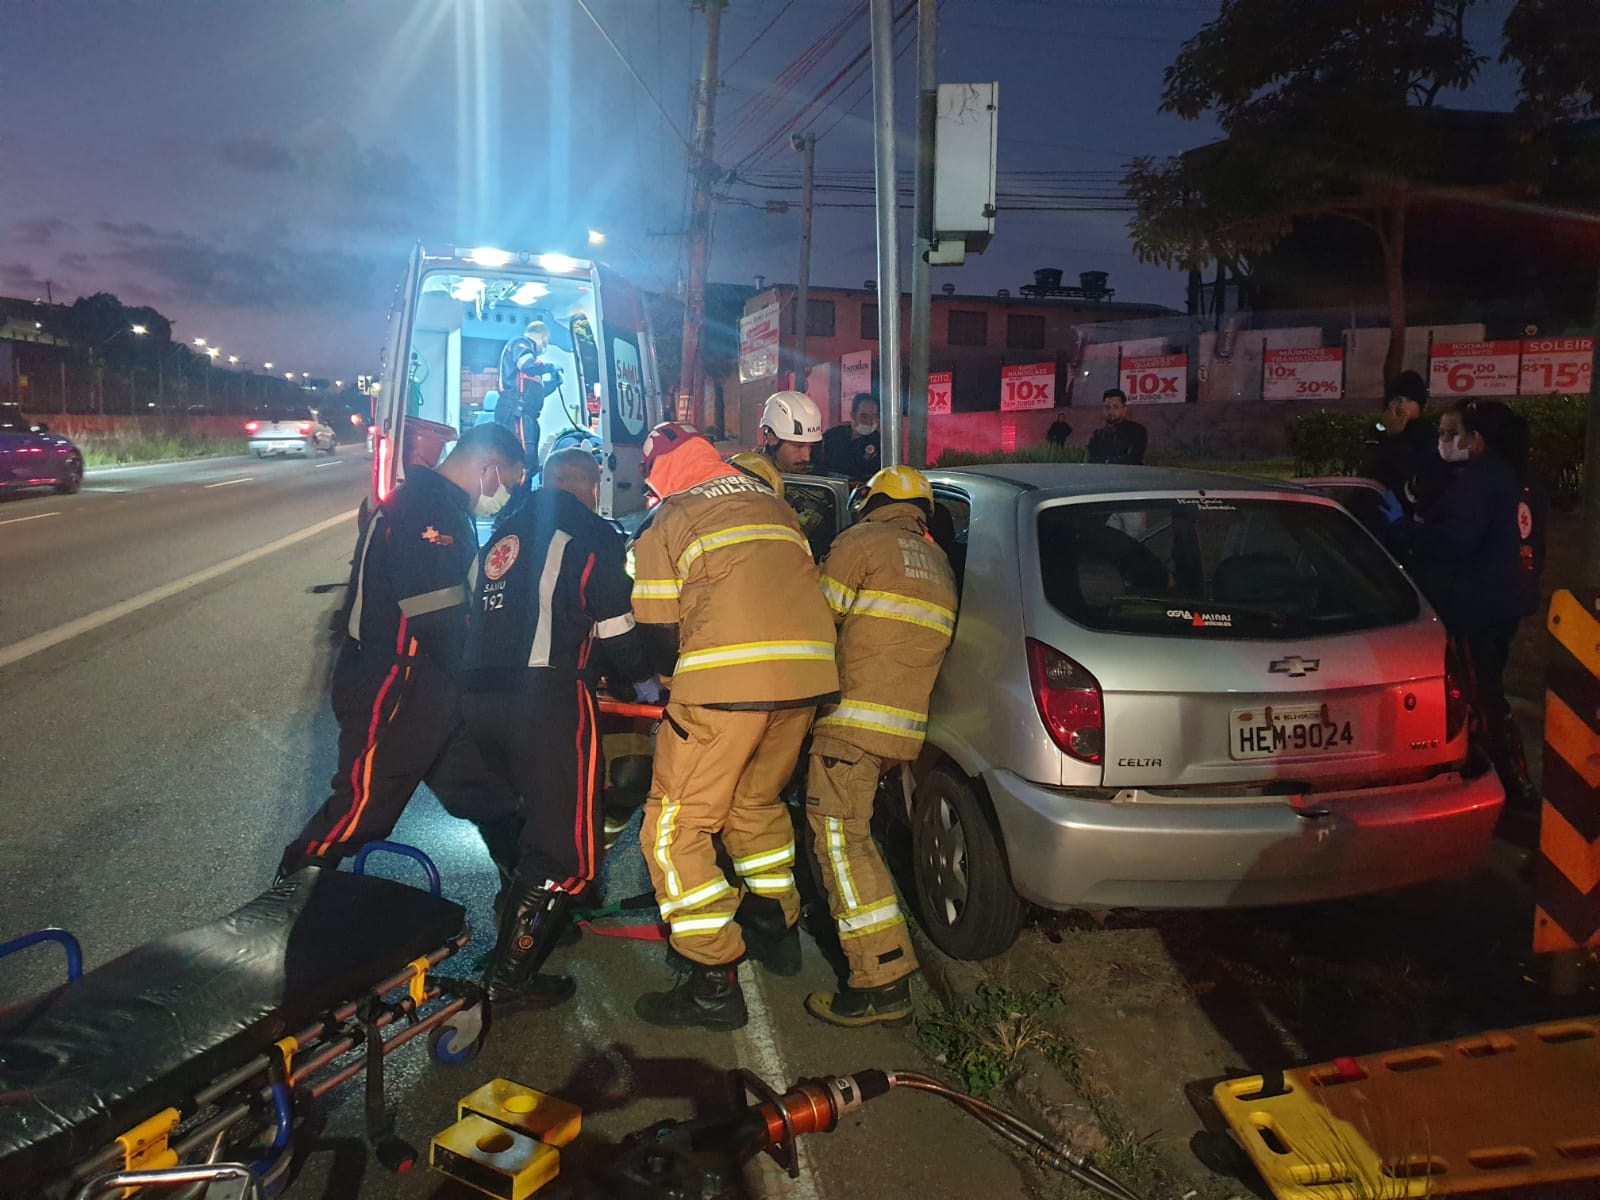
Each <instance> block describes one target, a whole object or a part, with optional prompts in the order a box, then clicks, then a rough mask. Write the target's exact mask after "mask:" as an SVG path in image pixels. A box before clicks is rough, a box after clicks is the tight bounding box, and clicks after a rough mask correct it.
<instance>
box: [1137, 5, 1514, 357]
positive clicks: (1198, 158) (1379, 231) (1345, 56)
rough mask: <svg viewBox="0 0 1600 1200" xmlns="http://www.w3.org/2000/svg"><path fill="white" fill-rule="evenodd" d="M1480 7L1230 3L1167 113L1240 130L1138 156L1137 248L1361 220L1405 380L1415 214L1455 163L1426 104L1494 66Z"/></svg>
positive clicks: (1191, 247) (1228, 249)
mask: <svg viewBox="0 0 1600 1200" xmlns="http://www.w3.org/2000/svg"><path fill="white" fill-rule="evenodd" d="M1525 2H1526V0H1525ZM1471 3H1472V0H1224V2H1223V8H1222V13H1221V15H1219V16H1218V17H1217V19H1216V20H1214V21H1212V22H1211V23H1210V24H1208V25H1207V26H1205V28H1203V29H1201V30H1200V32H1199V33H1197V34H1196V35H1195V36H1194V37H1193V38H1191V39H1190V40H1189V41H1188V42H1186V43H1185V44H1184V46H1183V49H1182V50H1180V51H1179V53H1178V57H1177V59H1176V60H1175V61H1174V62H1173V64H1172V65H1171V66H1170V67H1168V68H1167V70H1166V74H1165V77H1164V78H1165V83H1166V89H1165V91H1164V93H1163V95H1162V100H1161V111H1163V112H1174V113H1177V114H1178V115H1179V116H1180V117H1183V118H1184V119H1185V120H1191V121H1192V120H1196V119H1198V118H1200V117H1202V116H1204V115H1206V114H1211V115H1213V116H1214V117H1215V118H1216V120H1217V122H1218V124H1219V125H1220V126H1221V127H1222V131H1223V133H1224V134H1225V135H1226V140H1224V141H1222V142H1220V143H1217V144H1215V145H1212V146H1207V147H1203V148H1202V149H1200V150H1198V151H1192V152H1190V153H1189V154H1187V155H1184V156H1183V157H1182V158H1179V159H1175V160H1168V161H1167V162H1165V163H1158V162H1152V161H1151V160H1148V159H1142V160H1136V161H1135V162H1133V163H1131V164H1130V166H1129V171H1128V175H1127V177H1126V179H1125V180H1124V183H1125V185H1126V186H1127V187H1128V189H1129V194H1130V196H1131V197H1132V198H1133V199H1134V200H1135V202H1136V204H1137V205H1138V212H1137V215H1136V216H1135V217H1134V219H1133V221H1132V222H1131V223H1130V228H1131V230H1132V232H1133V238H1134V249H1135V251H1136V252H1137V253H1138V255H1139V257H1140V258H1141V259H1143V260H1144V261H1146V262H1159V263H1165V264H1166V265H1170V266H1184V267H1190V268H1194V269H1198V267H1199V266H1200V265H1203V264H1204V262H1207V261H1217V262H1227V261H1233V262H1234V263H1236V264H1237V263H1240V262H1241V261H1243V260H1247V259H1248V256H1249V255H1251V254H1255V253H1260V252H1263V251H1265V250H1268V249H1270V248H1271V247H1272V246H1273V245H1274V244H1276V243H1277V242H1278V241H1280V240H1281V239H1282V238H1283V237H1284V236H1285V235H1287V234H1288V233H1289V232H1290V230H1292V229H1293V227H1294V222H1295V221H1296V219H1298V218H1315V217H1337V218H1340V219H1344V220H1348V221H1352V222H1355V223H1356V224H1358V225H1360V226H1361V227H1362V228H1363V229H1365V230H1367V231H1368V232H1369V233H1370V234H1371V235H1372V236H1373V237H1374V238H1375V239H1376V242H1377V245H1378V247H1379V249H1380V250H1381V252H1382V259H1383V269H1384V290H1385V293H1386V296H1387V300H1388V308H1389V329H1390V337H1389V351H1388V355H1387V357H1386V358H1385V360H1384V376H1385V378H1386V379H1393V378H1394V376H1395V375H1397V374H1399V372H1400V368H1401V363H1402V359H1403V356H1404V352H1405V326H1406V296H1405V239H1406V217H1407V211H1408V207H1409V204H1410V201H1411V199H1412V196H1413V194H1414V192H1415V191H1416V190H1417V188H1418V187H1419V185H1421V186H1425V185H1426V184H1427V183H1428V182H1429V181H1430V180H1431V179H1433V178H1434V177H1435V176H1436V175H1437V173H1438V171H1439V169H1440V167H1441V166H1442V164H1441V163H1440V161H1439V145H1438V138H1437V137H1436V136H1435V135H1434V134H1433V133H1432V131H1431V130H1430V122H1429V120H1428V119H1427V118H1428V110H1429V109H1431V108H1432V107H1433V105H1434V102H1435V101H1436V100H1437V99H1438V97H1439V96H1440V95H1441V94H1444V93H1446V92H1450V91H1454V90H1459V89H1461V88H1463V87H1465V86H1467V85H1468V84H1470V83H1471V82H1472V80H1473V78H1474V77H1475V76H1476V75H1477V72H1478V68H1479V67H1480V66H1481V64H1482V63H1483V61H1484V60H1483V57H1482V56H1481V55H1479V54H1477V53H1475V52H1474V51H1473V50H1472V48H1471V47H1470V46H1469V45H1468V44H1467V41H1466V37H1465V31H1464V27H1463V22H1464V17H1465V11H1466V9H1467V8H1468V7H1469V5H1470V4H1471Z"/></svg>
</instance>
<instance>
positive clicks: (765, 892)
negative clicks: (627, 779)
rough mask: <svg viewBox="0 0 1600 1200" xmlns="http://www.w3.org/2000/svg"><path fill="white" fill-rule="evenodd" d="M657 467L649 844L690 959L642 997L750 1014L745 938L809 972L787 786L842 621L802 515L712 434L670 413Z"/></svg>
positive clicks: (655, 1008) (651, 462) (647, 1009)
mask: <svg viewBox="0 0 1600 1200" xmlns="http://www.w3.org/2000/svg"><path fill="white" fill-rule="evenodd" d="M644 474H645V480H646V486H648V487H649V488H650V490H651V491H653V492H655V493H656V494H657V495H658V496H660V497H661V503H660V505H659V506H658V507H657V508H656V509H655V511H654V513H653V514H652V516H651V519H650V522H649V524H648V525H647V526H646V527H645V529H644V531H643V532H642V533H641V534H640V535H639V540H638V541H637V542H636V543H634V564H635V570H634V586H633V611H634V616H635V618H636V620H637V621H638V622H639V625H640V627H641V629H642V630H643V636H644V637H645V639H646V644H647V646H649V647H650V648H651V652H652V658H653V660H654V662H653V665H655V666H656V667H657V669H658V670H660V671H661V673H662V674H663V675H670V676H671V677H672V679H671V698H670V701H669V703H668V705H667V708H666V713H665V716H664V718H663V720H662V722H661V725H660V728H659V729H658V731H657V734H656V750H655V764H654V775H653V778H652V780H651V784H650V797H649V800H648V801H647V802H646V804H645V815H644V827H643V829H642V831H641V833H640V846H641V848H642V849H643V851H644V856H645V862H646V864H647V865H648V866H649V869H650V879H651V882H652V883H653V884H654V885H655V892H656V899H657V902H658V903H659V904H660V906H661V915H662V917H663V918H664V919H665V921H666V922H667V925H668V928H669V929H670V932H671V942H672V947H673V949H674V950H676V951H677V952H678V953H679V954H680V955H681V956H682V957H683V958H684V959H687V960H688V962H689V966H690V970H689V973H688V975H687V976H686V977H685V978H684V979H683V981H682V982H681V983H680V984H678V986H676V987H674V988H673V989H672V990H670V991H666V992H656V993H649V994H646V995H643V996H641V997H640V998H639V1001H638V1003H637V1005H636V1006H635V1011H636V1012H637V1013H638V1014H639V1016H640V1017H642V1018H643V1019H644V1020H646V1021H648V1022H650V1023H651V1024H654V1025H668V1026H684V1025H701V1026H704V1027H706V1028H709V1029H738V1028H740V1027H741V1026H742V1025H744V1023H745V1020H746V1012H745V1002H744V994H743V992H742V991H741V990H740V987H739V980H738V977H737V975H736V974H735V967H736V965H737V963H738V961H739V959H740V958H741V957H742V956H743V954H744V953H745V951H746V949H747V948H748V950H749V952H750V955H751V957H752V958H754V959H756V961H757V962H760V963H762V964H763V965H765V966H767V967H768V968H769V969H772V970H774V971H777V972H779V973H782V974H793V973H795V972H797V971H798V970H799V969H800V962H799V952H800V940H799V929H798V927H797V925H796V922H797V921H798V919H799V916H800V895H799V892H798V891H796V889H795V880H794V855H795V845H794V827H793V825H792V824H791V823H790V820H789V814H788V810H787V809H786V808H785V807H784V806H783V804H782V802H781V801H780V800H779V799H778V793H779V791H780V789H781V788H782V787H783V786H784V784H785V783H787V782H788V780H789V778H790V776H791V775H792V774H793V772H794V767H795V763H796V761H797V760H798V759H799V756H800V748H801V745H802V744H803V742H804V740H805V736H806V731H807V729H808V728H809V727H810V725H811V719H812V716H813V715H814V713H815V711H816V709H817V707H818V705H820V704H824V703H831V702H832V701H834V700H835V699H837V698H838V694H839V675H838V671H837V669H836V668H835V666H834V623H833V620H832V618H831V616H830V614H829V612H828V605H827V603H826V601H825V600H824V599H823V596H822V593H821V591H820V590H819V588H818V584H817V569H816V566H815V565H814V564H813V563H812V560H811V553H810V551H809V549H808V548H807V546H806V540H805V536H804V535H803V534H802V533H801V532H800V526H799V523H798V522H797V521H796V520H795V515H794V512H793V511H792V510H791V509H790V508H789V506H788V505H787V504H785V503H784V502H783V501H782V500H780V499H778V497H777V496H776V495H774V494H773V492H772V490H771V489H770V488H768V487H767V486H766V485H765V484H763V483H761V482H759V481H758V480H756V479H753V478H751V477H750V476H748V475H745V474H743V473H742V472H740V471H739V470H738V469H737V468H736V467H731V466H729V465H728V464H726V463H724V462H722V461H721V460H720V459H719V458H718V457H717V453H716V450H715V449H714V448H713V447H712V445H711V443H710V442H709V441H708V440H706V438H705V437H704V436H702V435H701V434H699V433H697V432H696V431H695V430H693V429H692V428H690V427H688V426H685V425H678V424H673V423H668V424H665V425H659V426H657V427H656V428H655V429H653V430H652V431H651V433H650V436H649V437H648V438H647V439H646V440H645V444H644ZM714 834H720V835H721V838H722V845H723V848H724V849H725V850H726V851H727V854H728V857H729V858H730V859H731V860H732V862H733V868H734V871H735V873H736V874H737V876H738V881H739V886H737V887H736V886H735V885H734V884H733V883H732V882H731V881H730V880H729V879H728V878H727V877H726V876H725V875H724V874H723V870H722V867H721V866H719V865H718V863H717V856H716V849H715V847H714V845H713V844H712V836H713V835H714Z"/></svg>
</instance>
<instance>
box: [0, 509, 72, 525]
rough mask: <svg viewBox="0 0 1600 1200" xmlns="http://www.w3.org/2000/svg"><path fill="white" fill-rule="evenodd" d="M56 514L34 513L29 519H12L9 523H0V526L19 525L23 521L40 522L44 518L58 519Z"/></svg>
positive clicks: (58, 514)
mask: <svg viewBox="0 0 1600 1200" xmlns="http://www.w3.org/2000/svg"><path fill="white" fill-rule="evenodd" d="M60 515H61V514H60V513H58V512H47V513H34V514H33V516H31V517H12V518H11V519H10V520H9V521H0V525H20V524H22V522H24V521H42V520H44V519H45V518H46V517H59V516H60Z"/></svg>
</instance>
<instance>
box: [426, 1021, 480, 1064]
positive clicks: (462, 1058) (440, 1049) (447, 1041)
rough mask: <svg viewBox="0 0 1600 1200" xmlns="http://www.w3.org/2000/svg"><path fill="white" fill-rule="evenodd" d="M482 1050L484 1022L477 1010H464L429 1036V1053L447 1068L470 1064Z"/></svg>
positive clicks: (434, 1059)
mask: <svg viewBox="0 0 1600 1200" xmlns="http://www.w3.org/2000/svg"><path fill="white" fill-rule="evenodd" d="M469 1014H470V1015H469ZM482 1049H483V1020H482V1018H481V1017H479V1016H478V1015H477V1012H476V1010H475V1009H466V1010H464V1011H463V1012H461V1013H459V1014H457V1015H456V1016H454V1017H452V1018H450V1020H448V1021H446V1022H444V1024H442V1025H438V1026H435V1027H434V1028H433V1030H431V1031H430V1032H429V1034H428V1053H429V1054H431V1055H433V1061H434V1062H436V1063H440V1064H442V1065H444V1066H447V1067H455V1066H460V1065H461V1064H462V1063H464V1062H470V1061H471V1060H472V1059H474V1058H476V1057H477V1056H478V1052H479V1051H480V1050H482Z"/></svg>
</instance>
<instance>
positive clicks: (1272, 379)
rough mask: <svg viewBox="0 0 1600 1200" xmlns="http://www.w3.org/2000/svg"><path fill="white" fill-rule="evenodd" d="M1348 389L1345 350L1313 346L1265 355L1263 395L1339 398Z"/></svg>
mask: <svg viewBox="0 0 1600 1200" xmlns="http://www.w3.org/2000/svg"><path fill="white" fill-rule="evenodd" d="M1343 391H1344V350H1343V349H1341V348H1339V347H1337V346H1335V347H1331V348H1328V347H1322V346H1312V347H1303V348H1298V349H1283V350H1268V351H1266V352H1265V353H1264V354H1263V355H1262V362H1261V395H1262V397H1263V398H1264V399H1267V400H1337V399H1338V398H1339V395H1340V394H1341V393H1342V392H1343Z"/></svg>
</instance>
